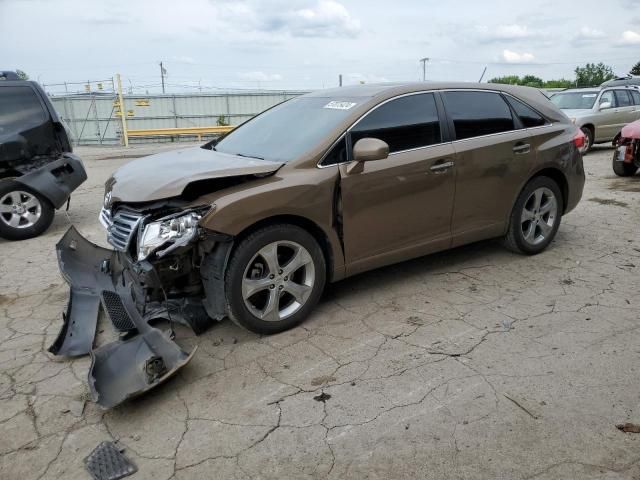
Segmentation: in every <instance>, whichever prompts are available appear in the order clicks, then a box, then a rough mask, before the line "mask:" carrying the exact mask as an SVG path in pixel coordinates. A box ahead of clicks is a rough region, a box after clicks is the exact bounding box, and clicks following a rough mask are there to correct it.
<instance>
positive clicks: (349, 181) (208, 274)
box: [52, 83, 585, 374]
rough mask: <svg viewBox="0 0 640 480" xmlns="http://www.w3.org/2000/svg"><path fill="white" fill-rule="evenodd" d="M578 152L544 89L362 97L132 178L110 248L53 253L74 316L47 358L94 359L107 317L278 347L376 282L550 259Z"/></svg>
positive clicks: (69, 240)
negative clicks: (334, 303)
mask: <svg viewBox="0 0 640 480" xmlns="http://www.w3.org/2000/svg"><path fill="white" fill-rule="evenodd" d="M583 141H584V137H583V135H582V133H581V132H580V131H579V130H578V129H577V127H575V126H574V125H573V124H572V123H571V121H570V120H569V119H568V118H567V117H566V116H565V115H564V114H563V113H562V112H561V111H560V110H558V109H557V108H556V107H555V106H554V105H553V104H552V103H550V102H549V101H548V100H547V99H546V97H545V96H544V95H543V94H542V93H541V92H540V91H538V90H535V89H531V88H526V87H513V86H504V85H493V84H453V83H442V84H439V83H438V84H436V83H412V84H386V85H362V86H356V87H345V88H337V89H332V90H323V91H317V92H313V93H310V94H307V95H303V96H300V97H297V98H294V99H292V100H289V101H287V102H284V103H281V104H279V105H277V106H275V107H273V108H271V109H269V110H267V111H265V112H263V113H262V114H260V115H257V116H256V117H254V118H253V119H252V120H250V121H248V122H246V123H244V124H243V125H242V126H240V127H238V128H236V129H235V130H233V131H232V132H231V133H229V134H227V135H226V136H224V137H222V138H220V139H219V140H216V141H212V142H211V143H208V144H206V145H204V146H203V147H201V148H190V149H186V150H181V151H175V152H169V153H161V154H158V155H153V156H150V157H146V158H143V159H139V160H135V161H132V162H130V163H128V164H126V165H125V166H123V167H122V168H120V169H119V170H117V171H116V172H115V173H114V174H113V176H112V177H111V178H110V179H109V180H108V182H107V184H106V191H105V198H104V207H103V209H102V212H101V215H100V220H101V222H102V223H103V225H104V226H105V228H106V229H107V238H108V241H109V243H110V244H111V245H112V246H113V248H114V249H113V250H109V249H104V248H101V247H98V246H96V245H93V244H91V243H89V242H88V241H87V240H85V239H84V238H83V237H81V236H80V235H79V234H78V232H76V231H75V230H73V229H72V230H70V231H69V232H68V233H67V234H66V235H65V237H64V238H63V239H62V240H61V242H60V243H59V245H58V256H59V259H60V265H61V269H62V271H63V274H64V276H65V278H66V279H67V281H68V282H69V283H70V285H71V301H70V304H69V307H68V309H67V313H66V315H65V324H67V326H68V328H66V330H63V332H61V336H60V338H59V339H58V341H57V344H54V346H52V349H53V350H52V351H62V352H64V351H67V352H68V351H69V350H70V349H73V347H74V345H75V347H76V348H77V351H78V352H81V353H82V352H83V351H85V350H87V349H90V348H91V341H92V340H93V334H94V330H95V320H94V319H93V317H94V316H96V315H97V310H98V306H99V304H100V303H102V305H103V307H104V308H105V310H106V311H107V313H108V314H109V316H110V317H111V320H112V321H113V323H114V325H115V326H116V328H120V329H125V330H126V329H127V328H129V329H130V330H137V331H138V333H143V334H145V335H151V333H149V332H148V331H147V330H150V331H151V330H153V328H152V327H150V326H149V323H148V322H149V321H150V320H152V319H155V318H168V319H169V320H171V321H181V322H185V323H187V324H189V325H190V326H191V327H192V328H193V329H194V330H195V331H196V333H197V332H199V331H201V330H203V329H204V328H206V326H208V325H209V323H210V322H211V321H212V319H216V320H219V319H221V318H223V317H226V316H228V317H229V318H231V319H232V320H233V321H235V322H237V323H238V324H240V325H242V326H243V327H245V328H247V329H249V330H251V331H254V332H258V333H262V334H268V333H275V332H280V331H283V330H286V329H288V328H291V327H293V326H295V325H297V324H299V323H300V322H302V321H303V320H304V318H305V317H307V316H308V315H309V313H310V312H311V311H312V310H313V308H314V306H315V305H316V303H317V302H318V300H319V298H320V296H321V295H322V291H323V288H324V287H325V284H326V283H327V282H335V281H337V280H340V279H343V278H345V277H347V276H350V275H354V274H357V273H360V272H363V271H366V270H370V269H373V268H377V267H380V266H383V265H388V264H391V263H394V262H399V261H403V260H407V259H410V258H414V257H419V256H422V255H426V254H429V253H432V252H437V251H440V250H445V249H448V248H452V247H456V246H458V245H463V244H467V243H470V242H476V241H479V240H483V239H488V238H494V237H501V238H503V239H504V244H505V245H506V246H507V247H508V248H510V249H511V250H514V251H518V252H522V253H524V254H536V253H539V252H541V251H543V250H544V249H545V248H546V247H547V246H548V245H549V243H550V242H551V241H552V240H553V238H554V236H555V234H556V232H557V230H558V226H559V225H560V220H561V218H562V216H563V215H565V214H566V213H568V212H569V211H571V210H572V209H573V208H574V207H575V206H576V204H577V203H578V201H579V200H580V197H581V195H582V190H583V186H584V181H585V176H584V170H583V164H582V157H581V154H580V147H581V146H582V142H583ZM88 317H91V319H90V320H87V318H88ZM87 323H90V324H91V326H90V327H89V328H88V330H89V333H87V332H86V331H85V330H87V328H86V327H80V326H78V325H81V326H82V325H87ZM74 328H75V329H76V332H75V335H74V336H72V337H69V333H71V332H72V331H73V329H74ZM82 328H84V329H85V330H82ZM92 329H93V330H92ZM145 332H146V333H145ZM83 335H84V337H86V338H88V340H85V343H84V344H82V345H81V346H78V344H81V343H82V340H81V338H80V337H82V336H83ZM89 337H90V338H89ZM87 342H88V346H87ZM146 343H147V344H152V343H153V342H150V341H147V342H146ZM85 353H86V352H85ZM98 360H99V358H98ZM165 360H166V359H165ZM178 363H179V362H178ZM95 368H97V366H96V367H95ZM105 368H106V367H105ZM97 373H98V374H99V373H100V372H97Z"/></svg>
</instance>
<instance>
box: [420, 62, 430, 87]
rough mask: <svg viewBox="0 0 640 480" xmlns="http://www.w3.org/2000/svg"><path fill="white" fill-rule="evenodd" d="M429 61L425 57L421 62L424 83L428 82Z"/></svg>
mask: <svg viewBox="0 0 640 480" xmlns="http://www.w3.org/2000/svg"><path fill="white" fill-rule="evenodd" d="M428 61H429V57H424V58H421V59H420V62H422V81H423V82H426V81H427V62H428Z"/></svg>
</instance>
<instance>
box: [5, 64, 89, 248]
mask: <svg viewBox="0 0 640 480" xmlns="http://www.w3.org/2000/svg"><path fill="white" fill-rule="evenodd" d="M71 152H72V149H71V142H70V139H69V135H68V133H67V130H66V129H65V126H64V125H63V123H62V121H61V119H60V118H59V117H58V114H57V113H56V111H55V110H54V108H53V106H52V105H51V102H50V101H49V99H48V98H47V95H46V93H45V92H44V91H43V90H42V88H41V87H40V85H38V84H37V83H36V82H30V81H26V80H20V79H19V78H18V76H17V75H16V74H15V73H13V72H4V71H0V237H2V238H6V239H8V240H23V239H26V238H32V237H36V236H38V235H40V234H41V233H42V232H44V231H45V230H46V229H47V228H49V225H51V222H52V221H53V215H54V209H57V208H60V207H62V206H63V205H64V204H65V202H67V200H68V199H69V196H70V195H71V192H73V191H74V190H75V189H76V188H78V186H79V185H80V184H81V183H82V182H84V181H85V180H86V179H87V173H86V172H85V169H84V165H83V164H82V161H81V160H80V159H79V158H78V157H77V156H75V155H73V153H71Z"/></svg>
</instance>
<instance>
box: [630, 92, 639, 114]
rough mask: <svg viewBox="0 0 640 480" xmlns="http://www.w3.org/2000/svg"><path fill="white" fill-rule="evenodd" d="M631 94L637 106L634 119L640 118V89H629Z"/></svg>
mask: <svg viewBox="0 0 640 480" xmlns="http://www.w3.org/2000/svg"><path fill="white" fill-rule="evenodd" d="M629 95H631V100H633V104H634V106H635V111H634V112H633V119H634V121H635V120H638V119H640V91H639V90H635V89H633V90H629Z"/></svg>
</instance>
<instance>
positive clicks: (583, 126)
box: [580, 123, 596, 143]
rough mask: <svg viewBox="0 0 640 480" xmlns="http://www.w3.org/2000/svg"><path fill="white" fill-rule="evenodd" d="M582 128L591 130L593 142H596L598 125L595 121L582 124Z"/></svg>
mask: <svg viewBox="0 0 640 480" xmlns="http://www.w3.org/2000/svg"><path fill="white" fill-rule="evenodd" d="M580 128H586V129H588V130H589V131H590V132H591V138H592V141H593V143H595V142H596V126H595V125H594V124H593V123H585V124H584V125H580Z"/></svg>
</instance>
